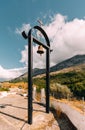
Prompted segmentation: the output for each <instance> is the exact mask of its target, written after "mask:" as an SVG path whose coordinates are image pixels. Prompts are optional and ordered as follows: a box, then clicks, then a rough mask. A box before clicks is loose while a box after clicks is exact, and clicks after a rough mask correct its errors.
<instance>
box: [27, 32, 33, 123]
mask: <svg viewBox="0 0 85 130" xmlns="http://www.w3.org/2000/svg"><path fill="white" fill-rule="evenodd" d="M28 61H29V62H28V88H29V89H28V123H29V124H32V111H33V106H32V84H33V83H32V71H33V48H32V35H31V30H30V31H29V34H28Z"/></svg>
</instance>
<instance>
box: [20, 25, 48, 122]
mask: <svg viewBox="0 0 85 130" xmlns="http://www.w3.org/2000/svg"><path fill="white" fill-rule="evenodd" d="M33 28H34V29H37V30H39V31H40V32H41V33H42V34H43V36H44V38H45V40H46V44H47V45H45V44H43V43H42V42H41V41H39V40H37V39H36V38H34V37H32V34H31V32H32V29H30V31H29V33H28V36H27V35H26V33H25V31H23V32H22V35H23V37H24V38H25V39H28V88H29V89H28V123H29V124H32V112H33V106H32V90H33V88H32V85H33V83H32V82H33V81H32V74H33V72H32V71H33V46H32V42H35V43H37V44H38V45H42V46H43V47H44V48H45V49H46V113H49V91H50V76H49V72H50V69H49V68H50V64H49V63H50V42H49V38H48V36H47V34H46V33H45V31H44V30H43V29H42V28H41V27H39V26H34V27H33Z"/></svg>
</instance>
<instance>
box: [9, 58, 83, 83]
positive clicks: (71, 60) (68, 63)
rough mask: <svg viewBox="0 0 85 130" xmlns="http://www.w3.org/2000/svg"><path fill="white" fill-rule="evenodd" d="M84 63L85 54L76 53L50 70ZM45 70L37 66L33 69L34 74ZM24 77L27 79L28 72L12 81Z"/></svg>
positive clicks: (53, 70) (42, 72)
mask: <svg viewBox="0 0 85 130" xmlns="http://www.w3.org/2000/svg"><path fill="white" fill-rule="evenodd" d="M84 63H85V55H76V56H74V57H71V58H69V59H67V60H64V61H62V62H60V63H58V64H56V65H55V66H53V67H51V68H50V72H56V71H59V70H62V69H65V68H69V67H74V66H78V65H81V64H84ZM45 71H46V70H45V69H39V68H35V69H34V70H33V76H37V75H40V74H44V73H45ZM23 79H24V80H25V79H27V73H25V74H23V75H21V76H20V77H18V78H15V79H13V80H11V81H15V80H16V81H17V80H23Z"/></svg>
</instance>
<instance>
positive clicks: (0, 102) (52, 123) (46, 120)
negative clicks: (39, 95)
mask: <svg viewBox="0 0 85 130" xmlns="http://www.w3.org/2000/svg"><path fill="white" fill-rule="evenodd" d="M27 119H28V117H27V98H26V97H23V96H20V95H17V94H9V95H8V96H5V97H0V130H59V126H58V123H57V121H56V120H55V119H54V116H53V114H52V113H49V114H47V113H46V112H45V107H44V106H42V105H40V104H38V103H35V102H34V103H33V124H32V125H28V123H27Z"/></svg>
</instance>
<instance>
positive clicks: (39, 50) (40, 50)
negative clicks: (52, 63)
mask: <svg viewBox="0 0 85 130" xmlns="http://www.w3.org/2000/svg"><path fill="white" fill-rule="evenodd" d="M37 53H39V54H40V55H41V54H43V53H44V51H43V47H42V45H40V46H38V51H37Z"/></svg>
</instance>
